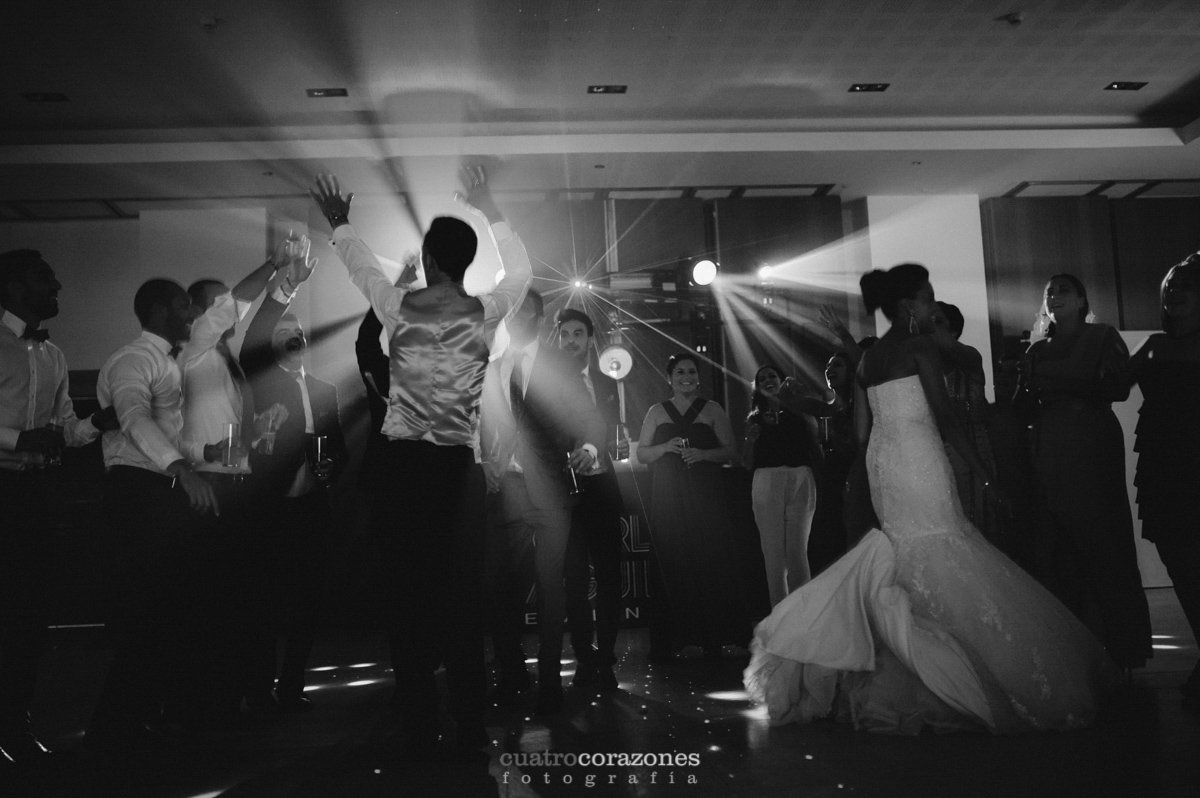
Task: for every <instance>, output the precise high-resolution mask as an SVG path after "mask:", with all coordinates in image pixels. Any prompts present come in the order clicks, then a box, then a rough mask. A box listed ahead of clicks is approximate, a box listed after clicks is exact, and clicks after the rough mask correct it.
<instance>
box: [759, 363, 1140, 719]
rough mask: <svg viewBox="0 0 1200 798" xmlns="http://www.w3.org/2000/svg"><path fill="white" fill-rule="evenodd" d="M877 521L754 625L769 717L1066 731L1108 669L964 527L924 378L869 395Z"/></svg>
mask: <svg viewBox="0 0 1200 798" xmlns="http://www.w3.org/2000/svg"><path fill="white" fill-rule="evenodd" d="M867 396H868V399H869V401H870V404H871V412H872V414H873V417H874V424H873V428H872V430H871V439H870V443H869V445H868V447H867V472H868V479H869V482H870V485H871V499H872V501H873V502H874V505H875V511H876V514H877V515H878V516H879V518H880V519H881V522H882V526H883V529H882V531H881V530H878V529H876V530H872V531H871V532H869V533H868V534H867V535H866V537H864V538H863V540H862V541H861V542H860V543H859V544H858V545H857V546H855V547H854V548H853V549H852V550H851V551H849V552H847V553H846V555H845V556H843V557H842V558H841V559H840V560H838V561H837V562H836V563H834V564H833V565H831V566H830V567H829V568H828V569H827V570H825V571H824V572H822V573H821V574H820V575H819V576H818V577H817V578H816V579H814V580H813V581H811V582H809V583H808V584H806V585H805V586H803V587H802V588H800V589H798V590H796V591H795V592H794V593H792V594H791V595H789V596H788V597H787V598H786V599H784V600H783V601H782V602H780V603H779V604H778V605H777V606H776V607H775V609H774V611H773V612H772V613H771V614H770V615H769V616H768V617H767V618H766V619H765V620H763V621H762V622H761V623H760V624H759V625H758V627H757V629H756V630H755V636H754V641H753V642H752V644H751V650H752V652H753V656H752V658H751V661H750V665H749V667H748V668H747V669H746V672H745V684H746V689H747V690H748V691H749V692H750V695H751V696H752V697H753V698H754V699H755V700H757V701H760V702H763V703H765V704H766V706H767V709H768V712H769V715H770V718H771V721H772V722H773V723H776V724H782V723H789V722H805V721H809V720H813V719H816V718H823V717H827V716H830V715H831V714H836V717H838V718H839V719H842V720H849V721H851V722H853V723H854V724H855V726H856V727H857V728H861V729H868V730H871V731H883V732H894V733H904V734H915V733H917V732H919V731H921V730H922V729H923V728H932V729H934V730H937V731H950V730H956V729H970V728H975V729H978V728H986V729H989V730H991V731H993V732H998V733H1011V732H1021V731H1028V730H1044V729H1071V728H1076V727H1079V726H1083V725H1086V724H1087V723H1088V722H1089V721H1090V720H1091V719H1092V717H1093V716H1094V714H1095V711H1096V708H1097V704H1098V701H1099V697H1100V695H1101V694H1102V693H1103V692H1104V691H1105V689H1107V687H1109V686H1110V685H1111V684H1112V683H1113V682H1114V681H1115V680H1116V679H1117V677H1118V673H1117V671H1116V667H1115V666H1114V665H1113V664H1112V662H1111V661H1110V660H1109V658H1108V656H1107V655H1106V654H1105V653H1104V651H1103V650H1102V648H1101V647H1100V644H1099V643H1098V642H1097V641H1096V639H1095V638H1094V637H1093V636H1092V634H1091V633H1090V632H1089V631H1088V630H1087V629H1085V628H1084V626H1083V625H1082V624H1081V623H1079V622H1078V621H1077V620H1076V619H1075V617H1074V616H1073V615H1072V614H1071V613H1070V611H1069V610H1067V609H1066V607H1064V606H1063V605H1062V604H1061V603H1060V602H1059V601H1058V600H1057V599H1056V598H1054V597H1053V596H1052V595H1051V594H1050V593H1049V592H1048V591H1047V590H1046V589H1045V588H1043V587H1042V586H1041V585H1039V584H1038V583H1037V582H1036V581H1034V579H1033V578H1032V577H1031V576H1029V575H1028V574H1026V573H1025V572H1024V571H1022V570H1021V569H1020V568H1019V567H1018V566H1016V565H1015V564H1014V563H1013V562H1012V561H1011V560H1009V559H1008V558H1007V557H1005V556H1004V555H1003V554H1001V553H1000V552H999V551H997V550H996V549H995V548H994V547H993V546H992V545H991V544H989V543H988V542H987V541H986V540H985V539H984V538H983V536H982V535H981V534H980V533H979V532H978V531H977V530H976V529H975V528H974V527H972V526H971V525H970V523H969V522H968V521H967V520H966V518H965V516H964V515H963V512H962V509H961V506H960V505H959V502H958V497H957V496H956V495H955V489H954V475H953V473H952V471H951V469H950V465H949V462H948V461H947V459H946V455H945V451H944V448H943V445H942V437H941V435H940V434H939V432H938V429H937V425H936V423H935V422H934V419H933V414H932V413H931V411H930V409H929V405H928V403H927V402H926V399H925V393H924V390H923V389H922V387H921V383H920V379H919V378H918V377H917V376H916V375H913V376H910V377H904V378H901V379H897V380H892V381H890V382H885V383H882V384H880V385H876V386H872V387H871V388H869V389H868V390H867Z"/></svg>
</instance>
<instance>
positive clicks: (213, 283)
mask: <svg viewBox="0 0 1200 798" xmlns="http://www.w3.org/2000/svg"><path fill="white" fill-rule="evenodd" d="M210 287H215V288H219V289H221V291H220V293H224V292H225V291H227V290H228V289H227V288H226V287H225V283H223V282H221V281H220V280H214V279H212V278H205V279H203V280H197V281H196V282H194V283H192V284H191V285H189V286H188V287H187V293H188V297H190V298H191V300H192V304H193V305H198V306H200V307H202V308H204V307H208V297H207V296H205V294H206V292H207V289H208V288H210Z"/></svg>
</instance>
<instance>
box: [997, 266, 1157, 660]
mask: <svg viewBox="0 0 1200 798" xmlns="http://www.w3.org/2000/svg"><path fill="white" fill-rule="evenodd" d="M1042 315H1043V318H1044V319H1046V320H1047V322H1048V324H1047V329H1046V337H1045V338H1044V339H1042V340H1039V341H1035V342H1034V343H1033V344H1031V345H1030V347H1029V350H1028V351H1027V352H1026V354H1025V362H1024V368H1023V371H1024V375H1025V376H1024V377H1023V383H1024V384H1023V385H1022V386H1021V388H1019V389H1018V390H1024V389H1026V388H1028V389H1029V390H1030V391H1031V392H1032V393H1033V394H1034V395H1035V396H1036V398H1037V405H1038V410H1037V415H1036V420H1035V422H1034V453H1033V458H1034V470H1035V472H1036V474H1037V478H1038V482H1039V484H1040V485H1041V488H1042V492H1043V494H1044V496H1045V502H1046V509H1047V513H1048V515H1049V520H1050V522H1051V524H1052V525H1053V528H1054V532H1055V544H1056V549H1057V550H1056V553H1055V559H1056V564H1055V569H1056V571H1057V573H1056V581H1058V585H1057V588H1058V590H1059V591H1060V592H1061V595H1062V598H1063V600H1064V601H1065V603H1066V604H1067V605H1068V606H1070V607H1071V608H1072V609H1073V610H1074V611H1075V612H1076V614H1078V615H1079V617H1080V619H1081V620H1082V621H1083V622H1084V623H1085V624H1087V625H1088V627H1089V628H1090V629H1091V630H1092V631H1093V632H1094V633H1095V635H1096V637H1098V638H1099V639H1100V641H1101V642H1103V643H1104V646H1105V648H1106V649H1107V650H1108V653H1109V654H1110V655H1111V656H1112V658H1113V659H1114V660H1115V661H1116V662H1117V664H1118V665H1120V666H1121V667H1122V668H1125V669H1126V670H1129V669H1131V668H1140V667H1142V666H1143V665H1145V663H1146V660H1147V659H1149V658H1150V657H1151V656H1152V654H1153V651H1152V649H1151V647H1150V611H1149V607H1148V605H1147V603H1146V594H1145V591H1144V590H1143V589H1142V581H1141V574H1140V572H1139V571H1138V563H1137V550H1136V547H1135V543H1134V539H1133V516H1132V514H1131V513H1130V509H1129V500H1128V498H1127V495H1126V491H1125V442H1124V437H1123V434H1122V432H1121V425H1120V423H1119V422H1118V421H1117V417H1116V415H1114V414H1113V411H1112V403H1113V402H1120V401H1124V400H1125V399H1126V397H1128V396H1129V352H1128V349H1126V347H1125V343H1124V341H1122V340H1121V336H1120V335H1118V334H1117V331H1116V330H1114V329H1113V328H1112V327H1109V326H1108V325H1105V324H1090V323H1088V322H1087V318H1088V301H1087V291H1086V289H1085V288H1084V286H1083V284H1082V283H1080V282H1079V280H1078V279H1077V278H1075V277H1073V276H1071V275H1069V274H1059V275H1055V276H1053V277H1051V278H1050V281H1049V282H1048V283H1046V291H1045V299H1044V301H1043V304H1042Z"/></svg>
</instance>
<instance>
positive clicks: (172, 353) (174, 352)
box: [167, 344, 183, 360]
mask: <svg viewBox="0 0 1200 798" xmlns="http://www.w3.org/2000/svg"><path fill="white" fill-rule="evenodd" d="M182 351H183V346H182V345H181V344H175V345H174V346H173V347H171V349H170V350H169V351H168V352H167V357H169V358H171V359H172V360H174V359H175V358H177V357H179V353H180V352H182Z"/></svg>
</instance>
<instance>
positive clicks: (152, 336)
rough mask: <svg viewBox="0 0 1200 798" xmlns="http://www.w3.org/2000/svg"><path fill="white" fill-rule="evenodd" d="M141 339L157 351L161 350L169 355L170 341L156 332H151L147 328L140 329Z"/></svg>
mask: <svg viewBox="0 0 1200 798" xmlns="http://www.w3.org/2000/svg"><path fill="white" fill-rule="evenodd" d="M141 340H143V341H146V342H147V343H149V344H150V345H151V346H153V347H154V348H155V349H157V350H158V351H160V352H162V353H163V354H164V355H166V356H167V357H170V355H171V342H170V341H168V340H167V339H166V338H163V337H162V336H161V335H159V334H158V333H152V332H150V331H149V330H142V335H141Z"/></svg>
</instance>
